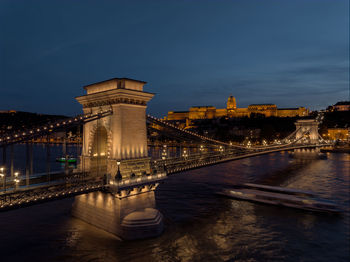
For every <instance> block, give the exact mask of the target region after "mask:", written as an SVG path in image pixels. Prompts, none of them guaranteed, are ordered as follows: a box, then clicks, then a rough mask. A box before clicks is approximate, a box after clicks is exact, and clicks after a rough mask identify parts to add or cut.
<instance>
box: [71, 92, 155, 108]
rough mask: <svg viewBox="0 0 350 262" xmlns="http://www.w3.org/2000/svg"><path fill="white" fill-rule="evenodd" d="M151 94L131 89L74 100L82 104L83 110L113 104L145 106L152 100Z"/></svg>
mask: <svg viewBox="0 0 350 262" xmlns="http://www.w3.org/2000/svg"><path fill="white" fill-rule="evenodd" d="M153 96H154V94H153V93H148V92H143V91H136V90H132V89H114V90H108V91H101V92H97V93H92V94H87V95H83V96H79V97H76V100H77V101H78V102H79V103H80V104H82V106H83V108H91V107H98V106H105V105H114V104H133V105H140V106H146V105H147V102H148V101H150V100H151V99H152V97H153Z"/></svg>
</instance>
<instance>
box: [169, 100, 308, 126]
mask: <svg viewBox="0 0 350 262" xmlns="http://www.w3.org/2000/svg"><path fill="white" fill-rule="evenodd" d="M256 114H260V115H264V116H265V117H271V116H274V117H296V116H307V115H308V114H309V110H308V109H307V108H305V107H297V108H277V106H276V105H275V104H252V105H249V106H248V107H247V108H237V103H236V99H235V98H234V97H233V96H230V97H229V98H228V100H227V106H226V108H223V109H218V108H216V107H214V106H194V107H191V108H190V110H189V111H169V112H168V116H167V117H166V120H186V121H191V120H196V119H213V118H220V117H226V118H233V117H251V116H252V115H256ZM186 126H188V125H187V124H186Z"/></svg>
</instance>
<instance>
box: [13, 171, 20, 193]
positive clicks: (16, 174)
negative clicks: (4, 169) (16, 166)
mask: <svg viewBox="0 0 350 262" xmlns="http://www.w3.org/2000/svg"><path fill="white" fill-rule="evenodd" d="M18 175H19V172H15V174H14V176H15V179H14V180H13V181H14V182H15V190H17V189H18V183H19V181H20V180H19V178H18Z"/></svg>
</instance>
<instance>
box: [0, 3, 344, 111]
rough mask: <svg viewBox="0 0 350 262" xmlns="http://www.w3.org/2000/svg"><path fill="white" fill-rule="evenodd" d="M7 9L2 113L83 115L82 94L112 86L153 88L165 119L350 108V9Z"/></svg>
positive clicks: (152, 106) (0, 67)
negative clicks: (231, 107)
mask: <svg viewBox="0 0 350 262" xmlns="http://www.w3.org/2000/svg"><path fill="white" fill-rule="evenodd" d="M252 3H254V4H252ZM0 5H1V7H2V8H1V11H0V20H1V23H2V24H3V25H4V27H3V28H2V29H1V35H2V40H1V42H0V50H1V57H2V59H1V61H2V62H1V64H0V72H1V73H0V74H1V80H2V81H1V85H0V86H1V93H2V96H1V97H0V103H1V105H2V106H1V108H0V110H8V109H14V110H20V111H30V112H38V113H48V114H65V115H74V114H77V113H80V112H81V107H80V106H79V104H78V103H76V102H75V100H74V99H72V97H76V96H79V95H81V94H82V93H83V88H82V87H83V86H85V85H88V84H91V83H94V82H99V81H102V80H105V79H110V78H113V77H128V78H134V79H139V80H143V81H146V82H148V84H147V85H146V86H145V90H146V91H147V92H151V93H156V96H155V97H154V98H153V99H152V100H151V102H150V103H149V112H150V113H151V114H153V115H156V116H165V115H166V114H167V112H168V111H172V110H174V111H177V110H187V109H188V108H189V107H191V106H196V105H203V106H205V105H212V106H216V107H222V105H224V104H225V102H226V99H227V97H228V96H229V95H233V96H235V97H236V98H237V99H238V101H239V102H238V105H239V106H240V107H246V106H248V105H249V104H260V103H261V104H262V103H273V104H277V105H278V106H279V107H296V106H305V107H308V108H310V109H311V110H315V109H322V108H326V107H327V106H328V105H331V104H335V103H336V102H338V101H341V100H348V99H349V52H348V48H349V41H348V39H349V34H348V30H349V23H348V22H349V13H348V10H349V6H348V1H341V0H338V1H326V0H325V1H323V0H320V1H285V2H283V3H281V2H279V1H264V2H263V3H262V2H261V1H251V3H247V1H220V2H217V1H215V2H214V1H176V2H175V1H168V2H166V3H163V2H160V1H149V2H147V3H145V2H142V1H131V2H126V1H117V2H110V1H103V2H99V3H97V2H95V1H76V2H74V3H72V2H70V1H59V2H58V1H50V2H47V1H37V2H36V4H35V5H33V4H31V3H28V2H26V1H16V2H15V3H14V2H11V1H2V3H1V4H0ZM62 105H64V106H62Z"/></svg>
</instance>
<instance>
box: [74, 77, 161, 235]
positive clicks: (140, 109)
mask: <svg viewBox="0 0 350 262" xmlns="http://www.w3.org/2000/svg"><path fill="white" fill-rule="evenodd" d="M144 84H145V82H142V81H137V80H132V79H127V78H114V79H111V80H107V81H103V82H99V83H96V84H92V85H88V86H85V87H84V89H85V90H86V93H87V94H86V95H83V96H80V97H77V98H76V99H77V100H78V102H79V103H80V104H82V106H83V111H84V113H97V112H100V111H107V110H112V113H111V114H110V115H108V116H106V117H104V118H103V119H99V120H94V121H91V122H87V123H85V124H84V132H83V149H82V156H81V161H80V168H81V171H82V172H87V173H88V174H89V176H91V177H94V176H95V177H109V178H111V179H108V180H110V181H115V180H116V181H130V180H135V179H136V180H138V179H139V180H140V181H141V180H142V177H146V175H147V174H150V173H151V169H150V158H149V157H148V150H147V130H146V107H147V102H148V101H149V100H150V99H151V98H152V97H153V96H154V94H151V93H147V92H144V91H143V86H144ZM118 170H119V172H118ZM108 183H109V182H107V187H108V186H110V188H113V187H112V186H111V185H108ZM116 183H118V182H116ZM154 190H155V187H147V186H142V187H139V186H137V185H134V186H131V187H128V190H122V191H121V192H119V191H118V190H115V188H114V189H113V190H110V192H109V193H106V192H94V193H90V194H87V195H82V196H78V197H76V199H75V202H74V204H73V211H72V213H73V215H74V216H75V217H78V218H80V219H82V220H84V221H86V222H88V223H90V224H92V225H95V226H97V227H99V228H101V229H103V230H106V231H108V232H110V233H113V234H115V235H117V236H120V237H121V238H123V239H139V238H146V237H153V236H157V235H159V234H160V233H161V232H162V230H163V222H162V221H163V220H162V218H163V216H162V215H161V213H160V212H159V211H158V210H156V209H155V199H154Z"/></svg>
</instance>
